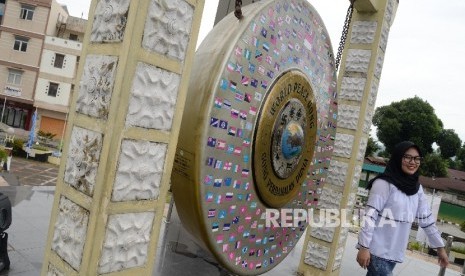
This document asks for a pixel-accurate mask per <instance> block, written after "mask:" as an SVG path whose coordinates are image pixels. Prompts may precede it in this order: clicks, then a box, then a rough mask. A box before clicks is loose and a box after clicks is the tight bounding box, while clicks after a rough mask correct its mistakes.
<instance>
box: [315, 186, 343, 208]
mask: <svg viewBox="0 0 465 276" xmlns="http://www.w3.org/2000/svg"><path fill="white" fill-rule="evenodd" d="M341 200H342V193H341V192H337V191H334V190H331V189H329V188H327V187H326V186H325V188H323V192H322V193H321V195H320V199H319V200H318V209H320V210H321V209H339V207H340V205H341Z"/></svg>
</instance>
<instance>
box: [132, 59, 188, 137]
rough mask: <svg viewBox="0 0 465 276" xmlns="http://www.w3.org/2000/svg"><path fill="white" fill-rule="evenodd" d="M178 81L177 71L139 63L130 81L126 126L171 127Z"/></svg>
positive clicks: (166, 128)
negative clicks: (130, 88) (131, 81)
mask: <svg viewBox="0 0 465 276" xmlns="http://www.w3.org/2000/svg"><path fill="white" fill-rule="evenodd" d="M180 81H181V77H180V76H179V75H178V74H175V73H171V72H169V71H166V70H163V69H160V68H157V67H155V66H151V65H148V64H145V63H139V64H138V65H137V68H136V73H135V75H134V80H133V84H132V93H131V98H130V100H129V110H128V113H127V117H126V126H138V127H143V128H149V129H160V130H170V129H171V126H172V122H173V116H174V111H175V107H176V99H177V96H178V89H179V83H180Z"/></svg>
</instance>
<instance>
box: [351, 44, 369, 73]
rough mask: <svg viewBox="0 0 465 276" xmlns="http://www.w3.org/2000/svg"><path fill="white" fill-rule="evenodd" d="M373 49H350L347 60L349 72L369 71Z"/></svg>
mask: <svg viewBox="0 0 465 276" xmlns="http://www.w3.org/2000/svg"><path fill="white" fill-rule="evenodd" d="M370 58H371V51H370V50H358V49H350V50H349V51H348V55H347V60H346V71H347V72H359V73H365V74H366V73H368V66H370Z"/></svg>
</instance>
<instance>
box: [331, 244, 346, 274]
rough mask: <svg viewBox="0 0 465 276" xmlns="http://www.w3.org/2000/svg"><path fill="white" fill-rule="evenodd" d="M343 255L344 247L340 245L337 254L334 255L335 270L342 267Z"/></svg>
mask: <svg viewBox="0 0 465 276" xmlns="http://www.w3.org/2000/svg"><path fill="white" fill-rule="evenodd" d="M343 255H344V247H339V248H338V249H337V250H336V256H335V257H334V264H333V271H334V270H337V269H339V268H340V267H341V263H342V256H343Z"/></svg>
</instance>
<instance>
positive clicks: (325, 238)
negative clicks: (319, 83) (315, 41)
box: [299, 0, 398, 275]
mask: <svg viewBox="0 0 465 276" xmlns="http://www.w3.org/2000/svg"><path fill="white" fill-rule="evenodd" d="M355 3H356V5H355V8H356V9H355V10H354V14H353V18H352V22H351V25H350V28H349V33H348V37H347V40H346V44H345V49H344V53H343V56H342V61H341V67H340V71H339V75H338V91H339V92H338V108H339V110H338V120H337V124H338V125H337V134H336V140H335V147H334V152H333V158H332V160H331V164H330V168H329V174H328V178H327V182H326V184H325V186H324V189H323V192H322V194H321V196H320V200H319V205H318V209H320V210H323V209H337V210H347V212H346V213H347V214H348V215H347V217H348V219H347V220H348V221H351V217H352V215H351V211H352V209H353V206H354V204H355V197H356V193H357V187H358V182H359V179H360V172H361V167H362V164H363V159H364V153H365V150H366V146H367V141H368V135H369V132H370V126H371V120H372V116H373V114H374V107H375V102H376V96H377V92H378V87H379V82H380V77H381V71H382V67H383V61H384V56H385V51H386V45H387V40H388V35H389V31H390V27H391V24H392V23H393V20H394V16H395V13H396V10H397V6H398V1H397V0H356V2H355ZM373 9H375V10H376V11H374V10H373ZM341 213H343V212H341ZM348 230H349V229H348V227H341V226H338V227H310V228H309V229H308V231H307V236H306V240H305V244H304V248H303V250H304V251H303V253H302V257H301V261H300V265H299V271H300V272H301V273H303V274H304V275H339V272H340V266H341V260H342V256H343V254H344V247H345V243H346V239H347V235H348ZM353 261H354V262H355V258H354V260H353Z"/></svg>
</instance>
